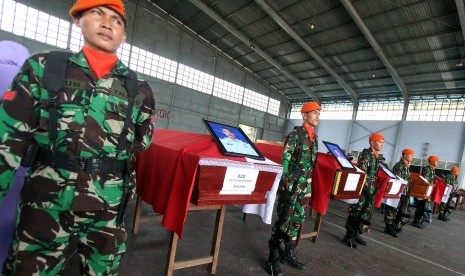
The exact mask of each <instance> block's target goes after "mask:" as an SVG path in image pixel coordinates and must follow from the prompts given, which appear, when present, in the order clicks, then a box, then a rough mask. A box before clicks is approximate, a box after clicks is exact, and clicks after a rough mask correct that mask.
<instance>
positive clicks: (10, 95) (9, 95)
mask: <svg viewBox="0 0 465 276" xmlns="http://www.w3.org/2000/svg"><path fill="white" fill-rule="evenodd" d="M15 98H16V91H14V90H11V91H6V92H5V94H3V100H4V101H12V100H14V99H15Z"/></svg>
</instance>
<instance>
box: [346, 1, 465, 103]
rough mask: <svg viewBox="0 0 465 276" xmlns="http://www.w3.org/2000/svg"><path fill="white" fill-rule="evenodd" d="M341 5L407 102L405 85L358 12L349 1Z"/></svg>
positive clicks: (407, 96)
mask: <svg viewBox="0 0 465 276" xmlns="http://www.w3.org/2000/svg"><path fill="white" fill-rule="evenodd" d="M462 1H463V0H462ZM341 3H342V5H344V7H345V8H346V10H347V12H348V13H349V14H350V16H351V17H352V19H353V20H354V22H355V24H357V26H358V28H359V29H360V30H361V31H362V33H363V35H364V36H365V38H366V39H367V40H368V42H369V43H370V44H371V47H373V50H375V52H376V54H377V55H378V56H379V58H380V60H381V61H382V62H383V63H384V66H386V69H387V70H388V72H389V74H391V76H392V79H393V80H394V82H395V83H396V85H397V87H398V88H399V90H400V92H401V93H402V96H403V97H404V101H408V99H409V95H408V90H407V86H405V84H404V82H403V81H402V79H401V78H400V76H399V74H397V71H396V69H395V68H394V67H393V66H392V64H391V63H390V62H389V59H388V58H387V57H386V55H385V54H384V51H383V50H382V49H381V47H380V46H379V44H378V42H377V41H376V39H375V37H374V36H373V35H372V34H371V32H370V30H369V29H368V27H367V26H366V25H365V23H364V22H363V20H362V18H361V17H360V15H359V14H358V12H357V11H356V10H355V8H354V6H353V5H352V3H351V1H350V0H341Z"/></svg>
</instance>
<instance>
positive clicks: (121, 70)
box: [70, 51, 129, 77]
mask: <svg viewBox="0 0 465 276" xmlns="http://www.w3.org/2000/svg"><path fill="white" fill-rule="evenodd" d="M70 60H71V62H74V63H76V64H77V65H79V66H81V67H84V68H87V69H89V70H90V66H89V63H88V62H87V59H86V57H85V55H84V53H83V52H82V51H79V52H77V53H76V54H74V55H72V56H71V57H70ZM112 74H113V75H117V76H121V77H128V76H129V68H128V67H127V66H126V65H124V64H123V63H122V62H121V60H119V59H118V61H117V62H116V65H115V67H114V68H113V71H112Z"/></svg>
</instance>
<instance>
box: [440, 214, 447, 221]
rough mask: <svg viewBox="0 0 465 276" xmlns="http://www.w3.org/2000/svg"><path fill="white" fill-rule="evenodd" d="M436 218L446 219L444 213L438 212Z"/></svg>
mask: <svg viewBox="0 0 465 276" xmlns="http://www.w3.org/2000/svg"><path fill="white" fill-rule="evenodd" d="M438 220H442V221H447V218H446V215H445V214H444V213H439V216H438Z"/></svg>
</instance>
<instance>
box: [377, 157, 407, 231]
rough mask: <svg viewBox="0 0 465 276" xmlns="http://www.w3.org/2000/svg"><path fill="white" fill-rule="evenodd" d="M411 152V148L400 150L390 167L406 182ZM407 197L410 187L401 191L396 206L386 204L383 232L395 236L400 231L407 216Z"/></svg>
mask: <svg viewBox="0 0 465 276" xmlns="http://www.w3.org/2000/svg"><path fill="white" fill-rule="evenodd" d="M413 154H414V151H413V150H412V149H404V150H402V158H401V159H400V161H399V162H397V163H396V164H395V165H394V167H393V168H392V172H393V173H394V174H395V175H397V176H398V177H400V178H402V179H404V180H405V181H407V182H409V181H410V170H409V167H410V162H412V160H413ZM409 199H410V189H409V188H408V187H406V188H405V189H404V190H403V191H402V195H401V196H400V201H399V205H398V206H397V208H394V207H392V206H386V210H385V212H384V222H385V223H386V228H385V229H384V232H386V233H387V234H389V235H391V236H393V237H396V238H397V236H398V235H399V233H400V232H401V231H402V227H403V226H404V225H405V223H406V222H407V218H408V217H409V216H408V213H409V203H410V202H409Z"/></svg>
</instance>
